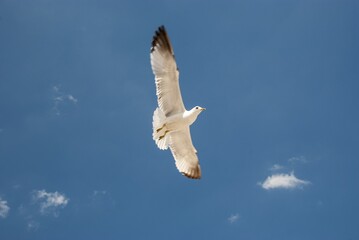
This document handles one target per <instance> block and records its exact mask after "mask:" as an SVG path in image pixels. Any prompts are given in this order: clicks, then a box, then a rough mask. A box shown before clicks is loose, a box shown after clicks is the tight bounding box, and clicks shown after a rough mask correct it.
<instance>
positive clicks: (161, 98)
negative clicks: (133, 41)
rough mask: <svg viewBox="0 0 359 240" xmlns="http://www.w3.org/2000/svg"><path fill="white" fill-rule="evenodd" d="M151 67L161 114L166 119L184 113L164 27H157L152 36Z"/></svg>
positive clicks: (174, 65) (171, 53)
mask: <svg viewBox="0 0 359 240" xmlns="http://www.w3.org/2000/svg"><path fill="white" fill-rule="evenodd" d="M151 66H152V71H153V73H154V75H155V80H156V94H157V101H158V106H159V107H160V109H161V110H162V112H163V113H164V114H165V115H166V117H169V116H171V115H173V114H176V113H181V112H184V111H185V110H186V109H185V107H184V104H183V101H182V96H181V91H180V87H179V82H178V77H179V72H178V69H177V64H176V60H175V57H174V52H173V49H172V46H171V42H170V39H169V38H168V35H167V32H166V29H165V27H164V26H161V27H159V28H158V30H157V31H156V33H155V35H154V36H153V40H152V47H151Z"/></svg>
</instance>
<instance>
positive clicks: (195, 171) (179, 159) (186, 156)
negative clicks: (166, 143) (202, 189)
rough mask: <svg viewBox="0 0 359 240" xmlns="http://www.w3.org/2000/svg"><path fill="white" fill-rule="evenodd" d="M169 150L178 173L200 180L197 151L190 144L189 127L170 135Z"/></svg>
mask: <svg viewBox="0 0 359 240" xmlns="http://www.w3.org/2000/svg"><path fill="white" fill-rule="evenodd" d="M170 149H171V152H172V154H173V157H174V158H175V160H176V167H177V169H178V171H180V173H182V174H183V175H184V176H186V177H188V178H194V179H200V178H201V167H200V165H199V160H198V157H197V150H196V149H195V148H194V146H193V144H192V140H191V133H190V130H189V127H187V128H186V129H184V130H181V131H175V132H171V133H170Z"/></svg>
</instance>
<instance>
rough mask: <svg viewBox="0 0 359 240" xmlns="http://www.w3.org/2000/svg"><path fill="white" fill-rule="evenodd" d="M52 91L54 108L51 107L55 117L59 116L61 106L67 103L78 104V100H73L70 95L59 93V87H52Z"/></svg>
mask: <svg viewBox="0 0 359 240" xmlns="http://www.w3.org/2000/svg"><path fill="white" fill-rule="evenodd" d="M52 90H53V95H54V97H53V101H54V106H53V110H54V112H55V114H56V115H60V114H61V112H60V106H61V105H63V104H66V103H67V102H70V103H73V104H76V103H77V102H78V99H77V98H75V97H74V96H73V95H72V94H68V93H64V92H62V91H61V89H60V86H58V85H57V86H54V87H52Z"/></svg>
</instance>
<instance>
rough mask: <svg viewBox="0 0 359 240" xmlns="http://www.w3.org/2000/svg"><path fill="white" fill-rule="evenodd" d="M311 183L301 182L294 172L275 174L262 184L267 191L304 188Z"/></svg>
mask: <svg viewBox="0 0 359 240" xmlns="http://www.w3.org/2000/svg"><path fill="white" fill-rule="evenodd" d="M309 183H310V182H309V181H306V180H301V179H299V178H297V177H296V176H295V175H294V172H291V173H290V174H283V173H282V174H274V175H272V176H268V177H267V179H266V180H265V181H264V182H263V183H261V184H260V185H261V186H262V188H264V189H266V190H270V189H275V188H283V189H294V188H302V187H303V186H305V185H307V184H309Z"/></svg>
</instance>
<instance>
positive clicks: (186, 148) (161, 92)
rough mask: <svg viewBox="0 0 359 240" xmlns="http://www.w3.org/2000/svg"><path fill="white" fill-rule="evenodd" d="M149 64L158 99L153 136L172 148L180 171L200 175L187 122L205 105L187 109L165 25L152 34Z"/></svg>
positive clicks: (190, 175) (160, 146)
mask: <svg viewBox="0 0 359 240" xmlns="http://www.w3.org/2000/svg"><path fill="white" fill-rule="evenodd" d="M151 66H152V71H153V74H154V75H155V83H156V95H157V102H158V107H157V108H156V110H155V111H154V113H153V122H152V126H153V134H152V137H153V140H154V141H155V142H156V144H157V146H158V148H159V149H162V150H165V149H168V147H169V148H170V149H171V152H172V155H173V157H174V159H175V163H176V167H177V169H178V171H179V172H180V173H182V175H184V176H186V177H188V178H192V179H200V178H201V167H200V165H199V160H198V157H197V150H196V149H195V147H194V146H193V144H192V139H191V133H190V125H191V124H192V123H194V121H196V119H197V117H198V115H199V114H200V113H201V112H202V111H203V110H205V108H202V107H199V106H196V107H194V108H192V109H191V110H189V111H187V110H186V108H185V106H184V104H183V101H182V96H181V91H180V86H179V72H178V68H177V64H176V60H175V56H174V52H173V48H172V45H171V42H170V39H169V37H168V34H167V32H166V29H165V27H164V26H160V27H159V28H158V30H157V31H156V32H155V35H154V36H153V40H152V47H151Z"/></svg>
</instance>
